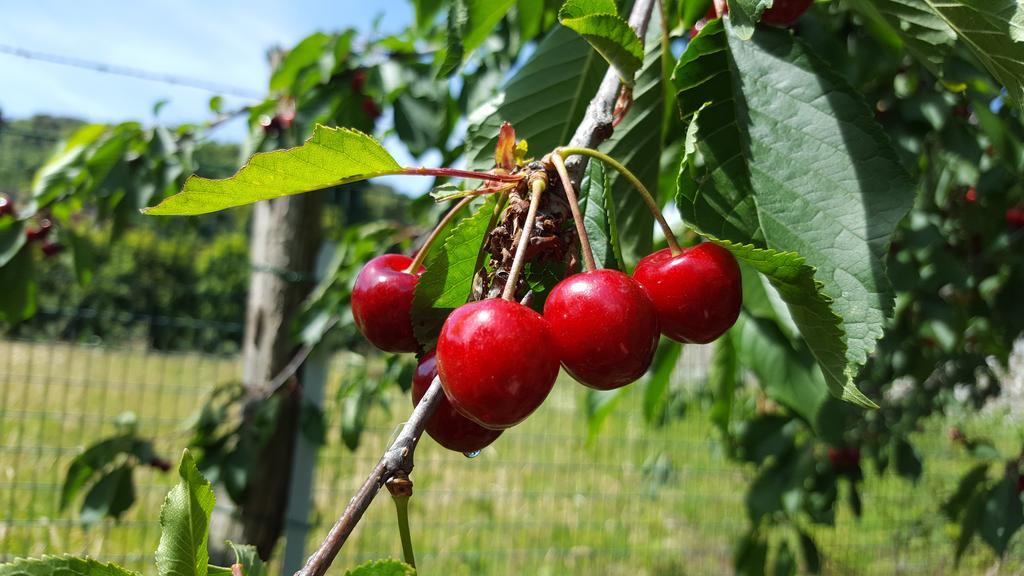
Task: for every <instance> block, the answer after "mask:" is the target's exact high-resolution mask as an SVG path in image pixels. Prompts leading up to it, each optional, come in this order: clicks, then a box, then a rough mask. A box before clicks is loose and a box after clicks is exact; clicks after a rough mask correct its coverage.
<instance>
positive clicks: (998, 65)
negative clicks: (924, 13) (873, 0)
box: [922, 0, 1024, 106]
mask: <svg viewBox="0 0 1024 576" xmlns="http://www.w3.org/2000/svg"><path fill="white" fill-rule="evenodd" d="M922 1H923V2H924V3H926V4H927V5H928V6H929V7H930V8H931V9H932V10H933V11H934V12H935V13H936V14H938V15H939V16H940V17H941V18H942V19H943V20H945V21H946V24H948V25H949V27H950V28H952V29H953V31H954V32H956V34H957V36H959V37H960V40H962V41H963V42H964V44H966V45H967V47H968V48H970V49H971V52H973V53H974V56H975V57H977V58H978V60H979V61H980V62H981V63H982V64H983V65H984V66H985V68H987V69H988V71H989V72H991V73H992V75H993V76H995V78H996V80H998V81H999V82H1000V83H1001V84H1002V85H1003V86H1004V87H1005V88H1006V90H1007V91H1008V92H1009V93H1010V98H1011V99H1012V100H1013V101H1014V102H1016V103H1017V105H1018V106H1024V5H1022V4H1021V3H1020V2H1019V1H1018V0H950V1H944V2H937V1H936V0H922Z"/></svg>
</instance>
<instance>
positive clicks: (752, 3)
mask: <svg viewBox="0 0 1024 576" xmlns="http://www.w3.org/2000/svg"><path fill="white" fill-rule="evenodd" d="M771 6H772V0H732V1H731V2H729V20H731V21H732V25H733V30H735V31H736V35H737V36H738V37H740V38H741V39H743V40H750V38H751V37H752V36H753V35H754V25H755V24H757V23H758V22H759V21H760V20H761V14H763V13H764V11H765V10H766V9H768V8H771Z"/></svg>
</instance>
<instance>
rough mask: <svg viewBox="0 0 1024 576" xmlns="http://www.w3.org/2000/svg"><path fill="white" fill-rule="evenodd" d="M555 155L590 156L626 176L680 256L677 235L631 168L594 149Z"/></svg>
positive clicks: (561, 151) (559, 151)
mask: <svg viewBox="0 0 1024 576" xmlns="http://www.w3.org/2000/svg"><path fill="white" fill-rule="evenodd" d="M555 154H556V155H561V156H562V157H564V158H567V157H569V156H572V155H573V154H579V155H581V156H590V157H591V158H596V159H598V160H600V161H602V162H604V163H605V164H607V165H609V166H611V167H612V168H614V169H615V170H617V171H618V172H619V173H620V174H622V175H623V176H625V177H626V180H629V183H630V184H632V185H633V187H634V188H636V191H637V192H639V193H640V196H641V197H643V199H644V203H645V204H647V208H648V209H649V210H650V211H651V214H653V215H654V219H655V220H657V221H658V225H659V226H661V231H662V232H663V233H664V234H665V242H667V243H668V247H669V248H670V249H671V250H672V253H673V254H678V253H679V252H681V251H682V250H681V249H680V248H679V241H678V240H677V239H676V235H675V234H674V233H673V232H672V228H671V227H669V225H668V222H667V221H666V220H665V216H664V215H662V213H661V208H659V207H658V203H657V202H656V201H655V200H654V197H653V196H651V193H650V192H648V191H647V187H646V186H644V183H643V182H641V181H640V179H639V178H637V177H636V175H635V174H633V173H632V172H630V170H629V168H626V167H625V166H623V165H622V163H621V162H619V161H618V160H616V159H614V158H612V157H611V156H609V155H607V154H605V153H604V152H601V151H599V150H594V149H592V148H577V147H564V148H556V149H555Z"/></svg>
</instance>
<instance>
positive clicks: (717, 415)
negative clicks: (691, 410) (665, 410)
mask: <svg viewBox="0 0 1024 576" xmlns="http://www.w3.org/2000/svg"><path fill="white" fill-rule="evenodd" d="M714 346H715V348H714V351H713V352H712V353H711V364H710V365H709V366H708V388H709V389H710V390H711V393H712V394H713V397H714V403H713V404H712V405H711V423H712V424H714V425H715V427H716V428H718V430H719V431H720V432H721V433H722V436H723V437H728V435H729V420H730V419H731V418H732V403H733V398H734V397H735V396H736V386H737V385H738V384H739V382H740V371H739V363H738V360H739V358H738V356H737V353H736V344H735V343H734V342H733V331H732V330H730V331H729V332H726V333H725V334H724V335H722V337H721V338H719V339H718V340H716V341H715V344H714Z"/></svg>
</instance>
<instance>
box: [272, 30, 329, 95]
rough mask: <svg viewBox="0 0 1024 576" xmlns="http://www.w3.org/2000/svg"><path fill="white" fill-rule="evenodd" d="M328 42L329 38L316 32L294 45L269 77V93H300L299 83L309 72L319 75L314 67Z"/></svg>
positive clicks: (317, 69)
mask: <svg viewBox="0 0 1024 576" xmlns="http://www.w3.org/2000/svg"><path fill="white" fill-rule="evenodd" d="M330 42H331V37H330V36H328V35H327V34H324V33H323V32H317V33H314V34H311V35H309V36H307V37H305V38H304V39H303V40H302V41H301V42H299V43H298V44H297V45H295V47H294V48H292V49H291V50H289V51H288V53H287V54H286V55H285V57H284V59H282V60H281V64H280V65H279V66H278V67H277V68H276V69H275V70H274V74H273V75H272V76H271V77H270V91H271V92H274V93H279V94H281V93H283V94H299V93H301V92H302V90H301V88H300V82H301V81H302V80H303V79H304V78H303V76H305V75H306V74H307V73H308V72H309V71H316V72H317V73H319V67H318V66H316V65H317V64H318V63H319V62H320V59H321V58H322V57H323V55H324V51H325V50H326V48H327V46H328V45H329V44H330ZM317 80H319V78H317ZM314 84H315V83H314Z"/></svg>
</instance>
